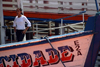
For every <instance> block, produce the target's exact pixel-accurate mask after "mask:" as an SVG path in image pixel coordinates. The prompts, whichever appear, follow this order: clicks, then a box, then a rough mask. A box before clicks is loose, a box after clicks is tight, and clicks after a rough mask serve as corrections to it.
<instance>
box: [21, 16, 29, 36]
mask: <svg viewBox="0 0 100 67" xmlns="http://www.w3.org/2000/svg"><path fill="white" fill-rule="evenodd" d="M24 20H25V22H27V27H26V29H25V30H24V31H23V34H25V33H26V32H27V30H28V29H29V27H31V23H30V21H29V20H28V19H27V18H26V17H24Z"/></svg>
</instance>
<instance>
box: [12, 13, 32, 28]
mask: <svg viewBox="0 0 100 67" xmlns="http://www.w3.org/2000/svg"><path fill="white" fill-rule="evenodd" d="M25 22H27V24H28V25H27V26H28V27H31V23H30V21H29V20H28V19H27V18H26V16H24V15H21V17H18V16H16V17H15V20H14V23H13V27H16V29H17V30H24V29H25Z"/></svg>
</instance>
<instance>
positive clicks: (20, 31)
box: [16, 30, 24, 42]
mask: <svg viewBox="0 0 100 67" xmlns="http://www.w3.org/2000/svg"><path fill="white" fill-rule="evenodd" d="M23 31H24V30H16V37H17V41H18V42H19V41H22V40H23V38H24V34H23V33H22V32H23Z"/></svg>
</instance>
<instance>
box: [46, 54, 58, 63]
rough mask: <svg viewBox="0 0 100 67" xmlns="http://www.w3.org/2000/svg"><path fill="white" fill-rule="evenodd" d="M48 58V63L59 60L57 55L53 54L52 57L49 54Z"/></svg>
mask: <svg viewBox="0 0 100 67" xmlns="http://www.w3.org/2000/svg"><path fill="white" fill-rule="evenodd" d="M49 58H50V60H49V61H48V62H49V64H54V63H57V62H58V61H59V58H58V56H57V55H55V56H54V58H53V56H52V55H51V56H49Z"/></svg>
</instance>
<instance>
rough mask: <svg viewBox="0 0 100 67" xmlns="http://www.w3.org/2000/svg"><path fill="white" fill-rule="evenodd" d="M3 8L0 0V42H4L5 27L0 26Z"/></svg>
mask: <svg viewBox="0 0 100 67" xmlns="http://www.w3.org/2000/svg"><path fill="white" fill-rule="evenodd" d="M3 19H4V18H3V8H2V0H0V34H1V35H0V40H1V44H5V29H4V28H2V26H4V20H3Z"/></svg>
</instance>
